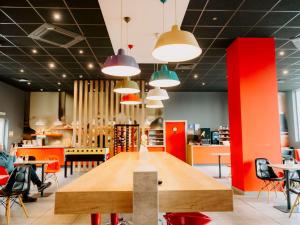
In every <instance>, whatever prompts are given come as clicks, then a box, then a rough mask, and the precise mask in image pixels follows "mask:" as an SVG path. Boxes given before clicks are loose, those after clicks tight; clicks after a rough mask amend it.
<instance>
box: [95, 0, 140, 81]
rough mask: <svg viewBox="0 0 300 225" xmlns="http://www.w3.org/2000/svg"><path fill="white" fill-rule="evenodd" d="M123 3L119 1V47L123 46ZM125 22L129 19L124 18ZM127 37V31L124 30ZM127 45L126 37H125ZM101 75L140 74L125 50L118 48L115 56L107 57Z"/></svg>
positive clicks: (126, 75)
mask: <svg viewBox="0 0 300 225" xmlns="http://www.w3.org/2000/svg"><path fill="white" fill-rule="evenodd" d="M122 9H123V1H122V0H121V44H120V45H121V46H122V44H123V26H122V19H123V12H122ZM124 20H125V22H126V23H127V24H128V22H129V21H130V17H124ZM126 27H127V26H126ZM126 36H127V29H126ZM127 45H128V37H127ZM101 71H102V73H104V74H107V75H111V76H118V77H129V76H135V75H137V74H139V73H140V72H141V70H140V68H139V65H138V64H137V63H136V61H135V59H134V58H133V57H132V56H129V55H127V54H126V53H125V50H124V49H122V48H120V49H119V50H118V53H117V54H116V55H111V56H108V57H107V59H106V61H105V63H104V65H103V67H102V69H101Z"/></svg>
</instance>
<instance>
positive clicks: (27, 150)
mask: <svg viewBox="0 0 300 225" xmlns="http://www.w3.org/2000/svg"><path fill="white" fill-rule="evenodd" d="M64 149H65V147H63V146H32V147H18V150H17V156H25V155H28V156H34V157H35V159H36V160H47V159H49V157H51V156H57V157H58V160H59V164H60V165H61V166H63V165H64V160H65V158H64Z"/></svg>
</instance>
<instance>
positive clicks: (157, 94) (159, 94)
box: [146, 87, 169, 100]
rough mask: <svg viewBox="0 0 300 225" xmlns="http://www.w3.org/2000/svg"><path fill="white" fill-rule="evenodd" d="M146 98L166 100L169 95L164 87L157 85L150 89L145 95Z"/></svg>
mask: <svg viewBox="0 0 300 225" xmlns="http://www.w3.org/2000/svg"><path fill="white" fill-rule="evenodd" d="M146 99H147V100H167V99H169V95H168V93H167V91H166V90H165V89H161V88H159V87H156V88H153V89H151V90H150V91H149V92H148V94H147V97H146Z"/></svg>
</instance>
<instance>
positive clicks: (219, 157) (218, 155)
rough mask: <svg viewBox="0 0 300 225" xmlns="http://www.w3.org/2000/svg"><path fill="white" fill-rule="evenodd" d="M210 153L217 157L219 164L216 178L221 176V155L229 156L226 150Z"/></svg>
mask: <svg viewBox="0 0 300 225" xmlns="http://www.w3.org/2000/svg"><path fill="white" fill-rule="evenodd" d="M211 155H214V156H217V157H218V164H219V177H218V178H222V165H221V157H222V156H225V157H229V156H230V153H228V152H215V153H211Z"/></svg>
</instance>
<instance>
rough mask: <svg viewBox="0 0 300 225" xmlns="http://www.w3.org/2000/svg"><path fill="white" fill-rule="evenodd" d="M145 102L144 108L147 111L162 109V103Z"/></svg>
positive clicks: (158, 101)
mask: <svg viewBox="0 0 300 225" xmlns="http://www.w3.org/2000/svg"><path fill="white" fill-rule="evenodd" d="M146 102H147V103H146V108H149V109H159V108H163V107H164V105H163V103H162V101H160V100H147V101H146Z"/></svg>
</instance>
